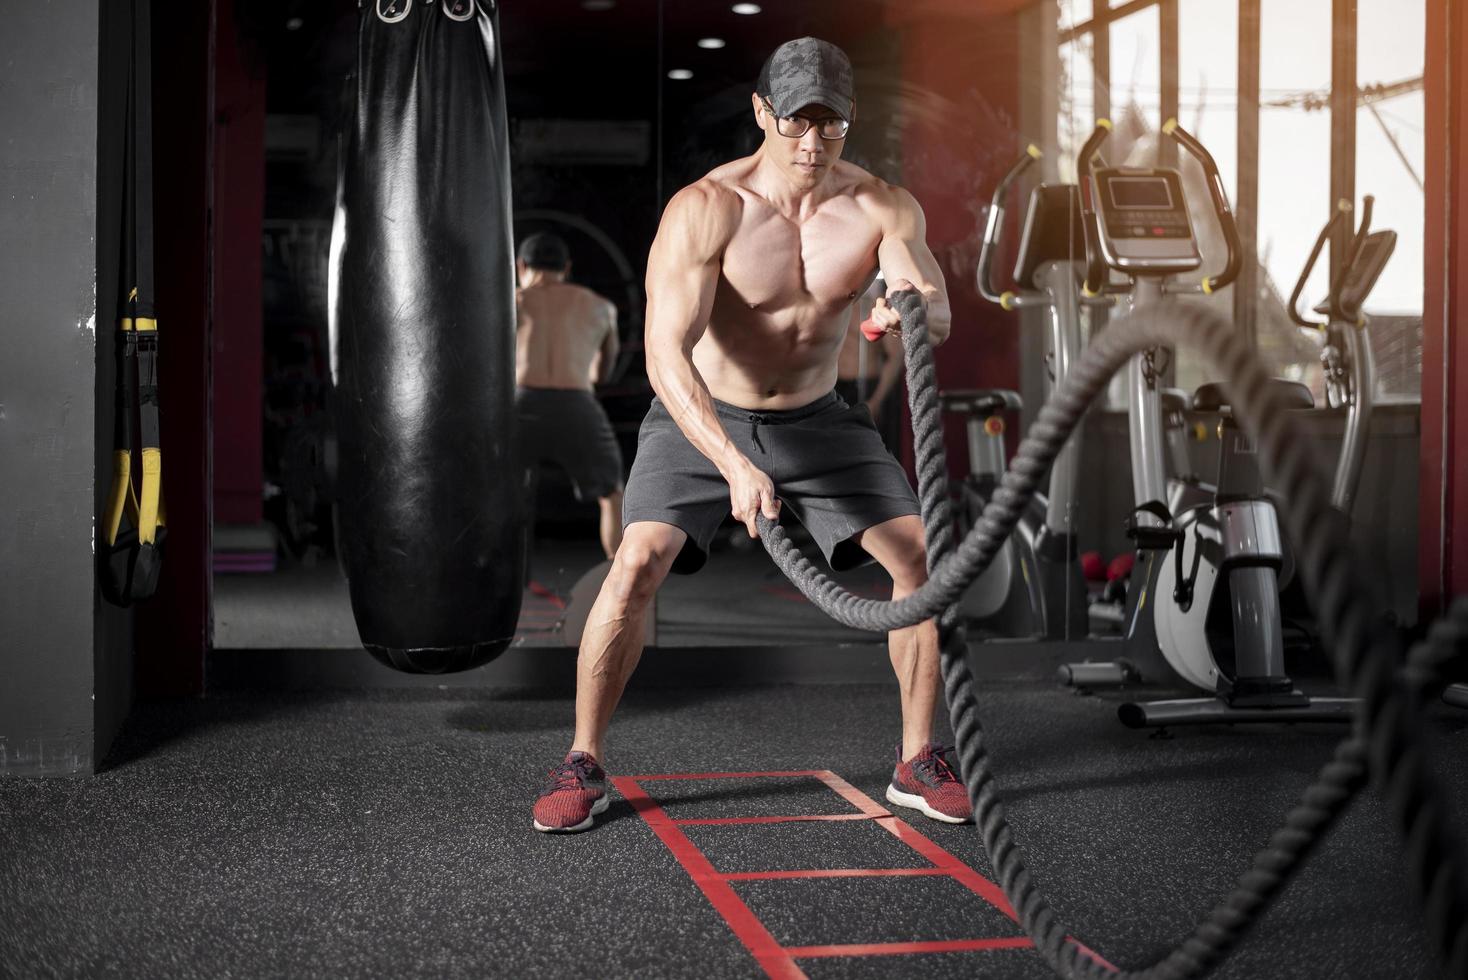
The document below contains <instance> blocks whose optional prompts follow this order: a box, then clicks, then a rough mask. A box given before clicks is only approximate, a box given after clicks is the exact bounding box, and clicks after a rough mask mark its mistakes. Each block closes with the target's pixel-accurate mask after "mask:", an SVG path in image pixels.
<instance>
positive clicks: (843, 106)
mask: <svg viewBox="0 0 1468 980" xmlns="http://www.w3.org/2000/svg"><path fill="white" fill-rule="evenodd" d="M757 84H758V88H759V94H760V95H763V96H765V97H766V98H768V99H769V100H770V105H771V106H772V107H773V108H774V110H775V115H777V116H793V115H794V114H795V113H797V112H799V111H800V110H801V109H802V108H804V107H805V106H808V105H812V104H816V103H819V104H820V105H823V106H825V107H826V108H828V109H830V110H831V111H833V112H835V113H836V114H837V115H838V116H840V117H841V118H842V119H845V120H846V121H847V122H851V59H849V58H847V57H846V52H845V51H842V50H841V49H840V48H838V47H836V45H834V44H832V43H831V42H830V41H822V40H820V39H819V38H814V37H802V38H798V39H796V40H794V41H786V42H785V43H784V44H782V45H780V46H779V47H778V48H776V49H775V52H774V53H773V54H771V55H770V57H769V58H768V59H767V60H766V61H765V66H764V67H763V68H761V69H760V72H759V82H758V83H757Z"/></svg>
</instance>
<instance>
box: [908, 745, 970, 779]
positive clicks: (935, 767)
mask: <svg viewBox="0 0 1468 980" xmlns="http://www.w3.org/2000/svg"><path fill="white" fill-rule="evenodd" d="M949 751H951V749H950V748H947V747H944V746H941V745H935V746H933V751H932V752H931V753H930V754H929V755H927V756H925V757H924V758H921V759H914V760H913V762H912V768H913V771H914V772H917V773H920V774H922V775H924V776H927V777H928V778H929V779H931V780H932V781H933V782H934V783H943V782H955V783H956V782H958V781H959V780H958V773H956V772H954V771H953V767H952V766H950V765H949V764H948V757H947V753H948V752H949Z"/></svg>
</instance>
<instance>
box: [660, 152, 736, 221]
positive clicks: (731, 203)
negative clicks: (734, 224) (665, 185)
mask: <svg viewBox="0 0 1468 980" xmlns="http://www.w3.org/2000/svg"><path fill="white" fill-rule="evenodd" d="M731 166H732V165H729V164H726V165H724V166H722V167H719V168H718V169H717V170H712V171H710V172H709V173H707V174H705V175H704V176H702V177H700V178H699V179H698V180H695V181H694V182H693V183H691V184H689V185H688V186H687V187H684V188H683V189H682V190H680V191H678V193H676V194H674V195H673V199H672V200H671V201H669V202H668V209H669V210H670V211H672V210H673V209H674V208H675V207H676V208H677V209H678V211H679V213H682V214H687V215H699V216H701V217H709V216H720V215H728V216H737V215H738V214H739V212H740V211H741V210H742V209H743V207H744V198H743V197H741V196H740V194H739V191H738V178H737V175H736V173H735V172H734V171H733V170H731Z"/></svg>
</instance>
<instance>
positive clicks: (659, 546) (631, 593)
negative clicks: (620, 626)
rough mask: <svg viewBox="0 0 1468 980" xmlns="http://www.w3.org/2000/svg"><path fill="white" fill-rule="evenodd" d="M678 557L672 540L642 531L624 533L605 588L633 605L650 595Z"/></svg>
mask: <svg viewBox="0 0 1468 980" xmlns="http://www.w3.org/2000/svg"><path fill="white" fill-rule="evenodd" d="M676 557H678V550H677V546H676V545H674V544H673V543H672V542H669V541H666V540H661V539H656V538H651V539H650V538H649V537H648V536H647V535H641V534H625V535H624V537H623V538H622V544H621V546H619V547H618V548H617V557H616V558H614V559H613V560H612V570H611V573H610V574H609V575H607V588H608V589H610V590H611V592H612V595H613V596H614V597H615V598H616V599H617V600H619V601H621V602H624V603H628V604H631V605H636V604H640V603H644V602H647V601H649V600H651V599H652V596H653V593H655V592H657V590H658V587H659V586H660V585H662V584H663V580H664V579H665V578H667V577H668V571H669V569H671V568H672V567H673V559H674V558H676Z"/></svg>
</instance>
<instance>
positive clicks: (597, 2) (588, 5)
mask: <svg viewBox="0 0 1468 980" xmlns="http://www.w3.org/2000/svg"><path fill="white" fill-rule="evenodd" d="M616 5H617V0H581V9H582V10H611V9H612V8H613V7H615V6H616Z"/></svg>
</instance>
